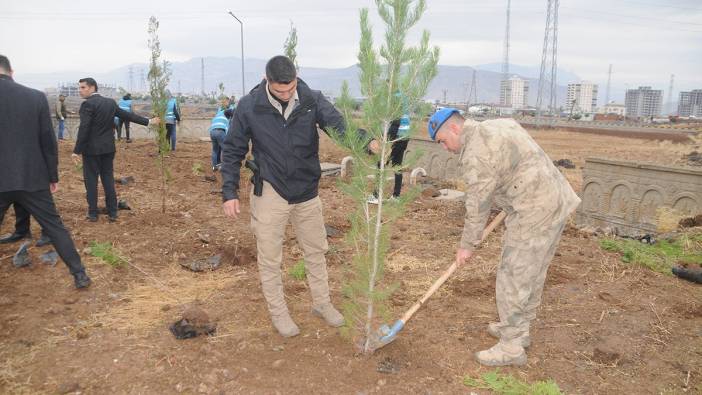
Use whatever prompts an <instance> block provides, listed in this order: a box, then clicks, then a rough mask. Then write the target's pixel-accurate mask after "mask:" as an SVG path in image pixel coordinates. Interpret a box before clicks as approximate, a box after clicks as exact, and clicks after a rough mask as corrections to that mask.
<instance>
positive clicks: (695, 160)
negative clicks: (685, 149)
mask: <svg viewBox="0 0 702 395" xmlns="http://www.w3.org/2000/svg"><path fill="white" fill-rule="evenodd" d="M683 159H687V164H688V165H690V166H702V152H697V151H692V152H690V153H689V154H687V155H685V156H684V157H683Z"/></svg>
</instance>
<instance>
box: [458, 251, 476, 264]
mask: <svg viewBox="0 0 702 395" xmlns="http://www.w3.org/2000/svg"><path fill="white" fill-rule="evenodd" d="M472 256H473V251H471V250H466V249H465V248H459V249H457V250H456V263H458V267H461V266H463V265H464V264H465V263H466V262H468V261H469V260H470V258H471V257H472Z"/></svg>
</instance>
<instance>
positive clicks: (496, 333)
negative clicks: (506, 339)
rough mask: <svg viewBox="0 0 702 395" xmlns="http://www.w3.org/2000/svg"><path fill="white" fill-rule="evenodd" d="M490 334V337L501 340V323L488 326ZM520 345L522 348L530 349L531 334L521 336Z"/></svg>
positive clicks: (492, 323)
mask: <svg viewBox="0 0 702 395" xmlns="http://www.w3.org/2000/svg"><path fill="white" fill-rule="evenodd" d="M488 333H489V334H490V336H492V337H494V338H495V339H499V338H500V323H499V322H491V323H489V324H488ZM518 339H519V343H518V344H520V345H521V346H522V347H524V348H529V346H530V345H531V336H529V332H526V333H524V334H523V335H521V336H519V338H518Z"/></svg>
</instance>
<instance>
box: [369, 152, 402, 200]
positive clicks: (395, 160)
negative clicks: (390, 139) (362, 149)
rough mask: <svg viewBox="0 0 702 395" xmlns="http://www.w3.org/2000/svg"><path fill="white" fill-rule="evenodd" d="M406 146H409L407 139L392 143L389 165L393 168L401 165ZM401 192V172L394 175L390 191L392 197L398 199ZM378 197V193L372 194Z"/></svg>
mask: <svg viewBox="0 0 702 395" xmlns="http://www.w3.org/2000/svg"><path fill="white" fill-rule="evenodd" d="M407 144H409V139H402V140H400V141H395V142H394V143H392V149H391V150H390V161H389V162H390V163H392V165H393V166H399V165H401V164H402V160H403V159H404V157H405V151H406V150H407ZM378 167H380V162H378ZM400 192H402V172H397V173H395V186H394V188H393V190H392V196H395V197H398V196H400ZM374 195H375V196H378V192H377V191H376V192H375V193H374Z"/></svg>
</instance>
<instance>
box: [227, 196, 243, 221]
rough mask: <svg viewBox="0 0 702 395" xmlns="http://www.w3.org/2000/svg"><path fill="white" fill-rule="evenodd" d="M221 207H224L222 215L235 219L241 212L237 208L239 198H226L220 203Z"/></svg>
mask: <svg viewBox="0 0 702 395" xmlns="http://www.w3.org/2000/svg"><path fill="white" fill-rule="evenodd" d="M222 208H224V215H226V216H227V217H230V218H234V219H236V217H237V216H239V214H240V213H241V210H240V209H239V199H232V200H227V201H226V202H224V203H223V204H222Z"/></svg>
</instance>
